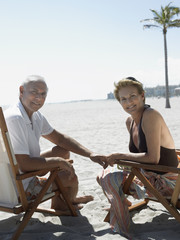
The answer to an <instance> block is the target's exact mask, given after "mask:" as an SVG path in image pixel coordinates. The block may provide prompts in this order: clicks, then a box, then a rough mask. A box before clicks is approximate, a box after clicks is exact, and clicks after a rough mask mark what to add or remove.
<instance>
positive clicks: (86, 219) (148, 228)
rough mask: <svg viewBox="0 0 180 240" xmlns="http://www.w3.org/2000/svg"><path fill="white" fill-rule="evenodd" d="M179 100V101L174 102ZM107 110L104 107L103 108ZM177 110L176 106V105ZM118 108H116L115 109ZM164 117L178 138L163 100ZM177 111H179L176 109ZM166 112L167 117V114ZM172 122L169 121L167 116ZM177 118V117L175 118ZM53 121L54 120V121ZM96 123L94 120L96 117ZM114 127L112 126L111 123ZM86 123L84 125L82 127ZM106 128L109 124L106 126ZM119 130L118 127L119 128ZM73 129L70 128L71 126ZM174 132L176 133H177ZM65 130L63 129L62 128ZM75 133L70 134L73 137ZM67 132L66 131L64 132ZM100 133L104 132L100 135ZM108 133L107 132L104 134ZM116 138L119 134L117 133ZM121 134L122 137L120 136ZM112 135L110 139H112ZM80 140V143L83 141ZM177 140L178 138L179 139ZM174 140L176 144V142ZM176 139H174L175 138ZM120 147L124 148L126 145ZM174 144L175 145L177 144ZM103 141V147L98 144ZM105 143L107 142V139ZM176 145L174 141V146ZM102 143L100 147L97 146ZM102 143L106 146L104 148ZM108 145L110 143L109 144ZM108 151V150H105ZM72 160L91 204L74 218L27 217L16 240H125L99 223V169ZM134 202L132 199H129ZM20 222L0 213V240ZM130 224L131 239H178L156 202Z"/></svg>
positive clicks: (179, 229)
mask: <svg viewBox="0 0 180 240" xmlns="http://www.w3.org/2000/svg"><path fill="white" fill-rule="evenodd" d="M178 100H180V99H178ZM106 107H107V106H106ZM178 107H179V106H178ZM118 108H119V106H118ZM162 109H163V110H162V111H164V114H165V115H166V117H167V121H168V122H169V124H170V128H171V130H172V132H173V135H174V137H175V138H176V137H177V136H178V135H179V130H180V121H179V120H177V118H176V117H177V114H179V110H178V112H177V108H176V109H175V111H176V113H175V114H172V110H165V109H164V100H163V108H162ZM178 109H180V108H178ZM168 112H169V113H170V112H171V114H168ZM170 115H171V118H172V119H173V121H174V124H173V121H171V119H170V118H169V116H170ZM179 116H180V115H179ZM55 121H57V119H56V120H55ZM96 121H98V117H96ZM113 124H115V123H113ZM88 125H89V123H87V122H86V126H88ZM108 126H109V125H108ZM120 127H121V126H120ZM72 128H73V127H72ZM81 128H83V126H82V125H79V128H78V129H77V128H76V131H77V133H78V132H79V133H80V132H81ZM175 128H176V129H175ZM177 129H178V133H177ZM65 130H66V129H65ZM76 131H75V132H74V133H72V134H71V135H73V134H74V137H76V136H75V135H76ZM65 132H67V131H65ZM103 133H104V132H103ZM103 133H102V132H101V135H103ZM105 133H106V134H108V132H105ZM85 135H86V136H88V135H87V133H85ZM91 135H92V137H91V141H92V138H94V139H98V141H99V139H101V140H102V141H101V143H100V142H99V145H98V146H97V142H94V141H95V140H94V141H93V142H92V145H93V144H94V145H96V147H97V150H99V151H100V149H101V148H100V146H104V149H103V150H102V152H109V151H110V149H111V148H110V146H108V145H107V144H106V143H105V142H106V139H105V138H101V137H100V135H98V131H97V130H96V135H95V134H93V133H91ZM118 135H119V134H118ZM123 135H124V134H123ZM89 136H90V132H89ZM113 137H115V136H114V133H113V134H112V136H111V138H112V139H113ZM83 139H84V141H83ZM179 139H180V138H179ZM179 139H178V141H179ZM78 140H80V141H81V142H82V143H84V142H85V145H86V146H90V143H89V142H88V138H85V137H84V138H83V136H82V139H81V136H80V139H78ZM175 140H176V139H175ZM122 141H123V144H124V145H125V144H126V143H124V140H122ZM178 141H176V143H177V142H178ZM102 142H103V144H102ZM108 142H109V140H108ZM111 142H112V146H111V147H112V151H115V149H116V148H117V146H113V140H112V141H111ZM179 143H180V142H178V146H179V147H180V145H179ZM101 144H102V145H101ZM105 144H106V145H105ZM109 145H111V144H109ZM107 148H108V151H107ZM72 158H73V159H74V167H75V169H76V173H77V175H78V177H79V185H80V186H79V195H84V194H87V195H89V194H91V195H93V196H94V201H92V202H89V203H87V204H86V205H84V207H83V209H81V210H80V212H79V216H78V217H69V216H68V217H57V216H50V215H43V214H41V213H35V214H34V215H33V217H32V218H31V220H30V222H29V224H28V225H27V227H26V228H25V229H24V231H23V233H22V234H21V237H20V239H23V240H32V239H33V240H44V239H46V240H51V239H61V240H63V239H64V240H93V239H98V240H110V239H112V240H116V239H117V240H119V239H125V238H124V237H122V236H120V235H119V234H114V233H113V232H112V231H111V229H110V226H109V224H108V223H105V222H103V219H104V217H105V216H106V211H105V210H103V209H104V208H106V207H108V206H109V204H108V202H107V199H106V197H105V196H104V194H103V192H102V190H101V188H100V186H99V185H98V184H97V183H96V176H97V173H98V172H99V171H100V170H101V167H100V166H99V165H98V164H95V163H93V162H91V161H90V160H89V159H87V158H83V157H80V156H77V155H72ZM131 200H133V201H134V199H132V198H131ZM45 206H49V203H46V204H45ZM19 220H20V216H16V215H12V214H7V213H4V212H0V239H1V240H8V239H11V234H12V232H13V231H14V230H15V229H16V227H17V224H18V222H19ZM133 221H134V223H135V224H136V225H135V226H134V238H133V239H139V240H179V239H180V223H178V222H177V221H176V220H175V219H174V218H173V217H172V216H171V215H170V214H168V212H167V211H166V210H165V209H164V208H163V206H162V205H161V204H159V203H155V202H150V203H149V204H148V206H147V207H146V208H144V209H142V210H141V211H139V212H135V213H134V215H133Z"/></svg>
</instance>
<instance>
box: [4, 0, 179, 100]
mask: <svg viewBox="0 0 180 240" xmlns="http://www.w3.org/2000/svg"><path fill="white" fill-rule="evenodd" d="M169 2H170V0H159V1H157V0H151V1H149V0H30V1H25V0H16V1H14V0H5V1H4V0H0V76H1V80H0V81H1V87H0V105H4V104H11V103H13V102H15V101H17V99H18V95H19V86H20V84H21V83H22V82H23V81H24V80H25V79H26V78H27V76H28V75H34V74H35V75H41V76H43V77H44V78H45V80H46V82H47V85H48V87H49V92H48V96H47V100H46V101H47V102H66V101H73V100H86V99H106V97H107V93H109V92H111V91H113V90H114V82H118V81H119V80H120V79H122V78H124V77H128V76H133V77H135V78H137V79H138V80H140V81H141V82H142V83H143V85H144V87H154V86H157V85H164V84H165V77H164V75H165V74H164V71H165V70H164V45H163V34H162V31H161V30H160V29H147V30H144V29H143V23H142V22H140V21H141V20H142V19H146V18H153V15H152V12H151V11H150V9H155V10H158V11H159V10H160V8H161V6H165V5H167V4H168V3H169ZM172 5H173V6H176V7H180V1H179V0H174V1H173V0H172ZM176 18H180V15H179V16H178V17H176ZM179 42H180V28H173V29H169V30H168V32H167V46H168V67H169V84H170V85H179V84H180V47H179Z"/></svg>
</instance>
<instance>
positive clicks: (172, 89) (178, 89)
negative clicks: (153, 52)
mask: <svg viewBox="0 0 180 240" xmlns="http://www.w3.org/2000/svg"><path fill="white" fill-rule="evenodd" d="M144 90H145V92H146V97H165V96H166V87H165V86H159V85H158V86H156V87H149V88H144ZM169 96H170V97H173V96H180V84H179V85H169ZM107 99H115V97H114V94H113V93H112V92H110V93H108V94H107Z"/></svg>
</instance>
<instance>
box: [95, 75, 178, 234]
mask: <svg viewBox="0 0 180 240" xmlns="http://www.w3.org/2000/svg"><path fill="white" fill-rule="evenodd" d="M114 95H115V97H116V99H117V100H118V101H119V102H120V104H121V106H122V107H123V109H124V111H126V112H127V113H128V114H130V116H129V117H128V118H127V120H126V126H127V129H128V131H129V133H130V141H129V150H130V153H113V154H111V155H109V156H108V157H107V159H108V163H109V165H110V166H113V165H114V164H118V160H119V159H126V160H132V161H136V162H141V163H152V164H160V165H166V166H174V167H177V165H178V160H177V156H176V152H175V146H174V141H173V138H172V136H171V134H170V132H169V129H168V127H167V125H166V123H165V121H164V119H163V117H162V116H161V114H160V113H159V112H157V111H156V110H154V109H152V108H151V107H150V106H149V105H147V104H145V91H144V89H143V85H142V83H140V82H139V81H137V80H136V79H135V78H133V77H128V78H125V79H122V80H121V81H119V82H118V83H117V84H115V91H114ZM144 175H145V176H146V177H147V178H148V179H149V180H150V181H151V183H152V184H153V185H154V186H155V187H156V188H157V189H158V191H160V192H161V193H163V194H164V195H170V194H171V193H172V188H173V186H174V183H175V178H176V176H174V175H173V176H172V174H170V173H167V174H164V173H160V172H156V173H155V172H150V171H144ZM127 176H128V171H127V170H126V169H121V170H120V169H117V168H116V169H115V168H108V169H106V170H104V171H103V174H102V176H100V177H98V179H97V180H98V182H99V184H100V185H101V186H102V188H103V190H104V193H105V195H106V196H107V198H108V200H109V202H110V203H111V208H110V224H111V227H112V229H113V231H115V232H119V233H121V234H123V235H125V236H127V237H128V238H130V236H129V234H128V230H129V227H130V217H129V211H128V205H129V204H130V203H129V201H128V200H127V199H126V198H125V196H124V194H123V191H122V185H123V183H124V181H125V180H126V178H127ZM170 177H171V179H169V178H170ZM172 178H173V180H172ZM157 179H158V181H157ZM130 193H131V194H132V195H133V196H134V197H135V198H144V197H145V195H146V194H148V195H150V193H148V192H146V190H145V188H144V186H143V185H142V183H141V182H140V181H139V180H138V179H136V178H135V179H134V180H133V182H132V184H131V187H130Z"/></svg>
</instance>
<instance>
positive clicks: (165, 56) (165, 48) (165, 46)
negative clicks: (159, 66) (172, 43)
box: [163, 29, 171, 108]
mask: <svg viewBox="0 0 180 240" xmlns="http://www.w3.org/2000/svg"><path fill="white" fill-rule="evenodd" d="M163 35H164V58H165V83H166V106H165V107H166V108H171V106H170V102H169V83H168V58H167V41H166V29H163Z"/></svg>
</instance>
